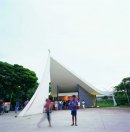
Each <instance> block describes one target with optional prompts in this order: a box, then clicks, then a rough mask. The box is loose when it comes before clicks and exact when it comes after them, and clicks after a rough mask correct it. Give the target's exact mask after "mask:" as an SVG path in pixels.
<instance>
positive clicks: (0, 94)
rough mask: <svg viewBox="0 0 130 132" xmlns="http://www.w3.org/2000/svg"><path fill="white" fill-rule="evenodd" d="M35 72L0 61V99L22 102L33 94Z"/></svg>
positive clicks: (35, 79) (35, 84) (36, 83)
mask: <svg viewBox="0 0 130 132" xmlns="http://www.w3.org/2000/svg"><path fill="white" fill-rule="evenodd" d="M37 80H38V78H37V76H36V74H35V72H33V71H31V70H29V69H27V68H24V67H23V66H20V65H17V64H14V65H11V64H8V63H6V62H1V61H0V98H2V99H4V100H5V101H11V102H12V103H14V102H15V101H16V100H19V101H20V102H23V101H24V100H25V99H26V98H31V96H32V95H33V94H34V92H35V90H36V88H37V86H38V82H37Z"/></svg>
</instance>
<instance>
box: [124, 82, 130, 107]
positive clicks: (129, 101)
mask: <svg viewBox="0 0 130 132" xmlns="http://www.w3.org/2000/svg"><path fill="white" fill-rule="evenodd" d="M128 83H130V81H126V82H125V81H123V86H124V91H125V94H126V98H127V100H128V104H129V106H130V99H129V96H128V92H127V88H126V86H125V84H128Z"/></svg>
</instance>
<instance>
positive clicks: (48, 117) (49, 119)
mask: <svg viewBox="0 0 130 132" xmlns="http://www.w3.org/2000/svg"><path fill="white" fill-rule="evenodd" d="M47 119H48V122H49V127H51V116H50V112H47Z"/></svg>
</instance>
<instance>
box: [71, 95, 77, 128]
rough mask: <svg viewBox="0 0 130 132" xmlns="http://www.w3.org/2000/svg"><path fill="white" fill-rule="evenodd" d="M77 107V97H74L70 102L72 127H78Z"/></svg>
mask: <svg viewBox="0 0 130 132" xmlns="http://www.w3.org/2000/svg"><path fill="white" fill-rule="evenodd" d="M77 106H78V102H77V101H76V96H75V95H73V96H72V100H71V102H70V107H71V115H72V124H71V126H74V125H75V126H77Z"/></svg>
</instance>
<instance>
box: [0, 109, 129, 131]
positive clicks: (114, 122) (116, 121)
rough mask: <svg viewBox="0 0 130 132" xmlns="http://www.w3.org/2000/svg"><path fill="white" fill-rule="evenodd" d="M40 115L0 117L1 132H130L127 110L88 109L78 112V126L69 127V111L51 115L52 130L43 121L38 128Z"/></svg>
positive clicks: (8, 115)
mask: <svg viewBox="0 0 130 132" xmlns="http://www.w3.org/2000/svg"><path fill="white" fill-rule="evenodd" d="M41 116H42V115H35V116H30V117H18V118H15V114H14V112H10V113H8V114H4V115H1V116H0V131H1V132H130V109H129V108H88V109H85V110H78V126H70V124H71V115H70V111H69V110H63V111H56V112H53V113H52V115H51V116H52V128H49V127H48V122H47V120H45V121H44V122H43V123H42V124H41V127H40V128H37V125H36V124H37V122H38V121H39V119H40V118H41Z"/></svg>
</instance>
